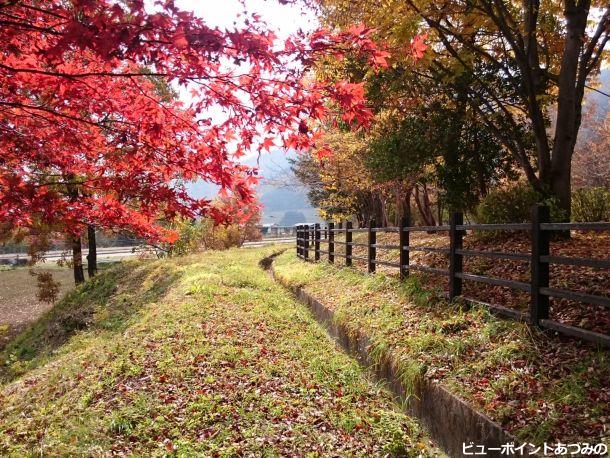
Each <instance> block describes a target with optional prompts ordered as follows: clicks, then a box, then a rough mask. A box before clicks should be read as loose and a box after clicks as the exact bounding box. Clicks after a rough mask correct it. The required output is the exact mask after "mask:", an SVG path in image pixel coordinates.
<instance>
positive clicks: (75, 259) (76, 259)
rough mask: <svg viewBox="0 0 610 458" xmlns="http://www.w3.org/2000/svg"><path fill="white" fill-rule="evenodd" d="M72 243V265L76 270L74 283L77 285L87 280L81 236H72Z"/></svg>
mask: <svg viewBox="0 0 610 458" xmlns="http://www.w3.org/2000/svg"><path fill="white" fill-rule="evenodd" d="M70 242H71V244H72V265H73V267H72V268H73V270H74V283H76V284H77V285H79V284H81V283H84V282H85V272H84V271H83V250H82V248H81V239H80V237H74V236H71V239H70Z"/></svg>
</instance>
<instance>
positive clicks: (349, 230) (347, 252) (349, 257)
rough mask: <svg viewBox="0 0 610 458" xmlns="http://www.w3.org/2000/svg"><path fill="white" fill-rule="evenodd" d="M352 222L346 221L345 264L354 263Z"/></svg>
mask: <svg viewBox="0 0 610 458" xmlns="http://www.w3.org/2000/svg"><path fill="white" fill-rule="evenodd" d="M351 243H352V222H351V221H346V222H345V265H346V266H351V265H352V246H351V245H350V244H351Z"/></svg>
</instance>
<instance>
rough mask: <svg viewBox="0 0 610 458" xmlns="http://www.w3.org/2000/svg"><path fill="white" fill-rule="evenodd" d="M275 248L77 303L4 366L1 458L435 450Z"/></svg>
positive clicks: (32, 335) (97, 283) (152, 270)
mask: <svg viewBox="0 0 610 458" xmlns="http://www.w3.org/2000/svg"><path fill="white" fill-rule="evenodd" d="M271 251H272V248H263V249H257V250H246V249H242V250H230V251H227V252H222V253H209V254H204V255H197V256H191V257H186V258H181V259H173V260H166V261H155V262H142V261H127V262H124V263H122V264H120V265H116V266H114V267H111V268H109V269H108V270H107V271H106V272H104V273H103V274H102V275H100V276H99V277H97V278H96V279H95V280H94V281H92V282H89V283H87V284H85V285H84V286H82V287H79V288H77V289H76V290H74V291H72V292H71V293H69V294H68V296H67V297H66V298H65V299H63V300H62V301H60V302H59V303H58V304H57V305H56V306H55V307H54V308H53V309H52V310H51V311H49V312H48V313H47V314H46V315H44V316H43V317H42V318H41V319H40V320H39V321H38V322H37V323H35V324H34V325H33V326H32V327H31V328H29V329H28V330H27V331H25V332H24V333H23V334H21V335H20V336H19V337H18V338H17V339H16V340H15V341H13V342H12V344H11V345H10V346H9V347H7V349H6V351H5V353H4V354H3V355H2V356H3V358H4V359H5V363H6V364H5V366H4V368H3V374H2V376H3V377H4V382H3V383H4V384H3V385H2V386H0V454H1V455H3V456H7V455H9V456H11V455H13V456H23V455H26V454H30V455H40V454H43V455H52V456H56V455H76V454H85V455H102V454H111V453H119V454H120V453H127V454H129V453H132V452H134V453H136V454H138V455H143V456H151V455H159V456H160V455H168V454H169V455H171V454H176V455H180V456H192V455H193V454H201V455H206V456H209V455H220V456H225V455H235V454H240V453H241V454H250V455H256V456H260V455H268V456H276V455H286V454H294V453H299V454H309V455H310V456H319V455H329V454H337V455H360V456H376V455H387V454H389V455H417V454H419V453H420V451H423V452H424V453H426V454H428V453H434V452H435V449H434V448H432V446H431V445H430V444H429V441H428V440H427V439H426V438H425V436H423V435H422V433H421V431H420V430H419V427H418V425H417V423H415V422H414V421H413V420H411V419H409V418H408V417H407V416H405V415H404V414H402V413H401V412H400V411H398V410H397V406H396V405H395V404H394V403H393V400H392V399H391V396H390V395H389V393H387V392H386V391H385V390H384V389H382V387H380V386H379V385H377V384H374V383H373V382H371V381H370V380H369V379H368V378H367V377H366V376H365V374H364V373H363V371H362V369H361V368H359V366H358V365H357V363H356V362H355V361H354V360H352V359H350V358H349V357H347V356H346V355H345V354H343V353H342V352H340V351H339V350H338V349H337V347H336V346H335V345H334V343H333V342H332V341H331V340H329V339H328V337H327V336H326V334H325V332H324V331H323V330H322V329H321V328H320V327H319V326H318V325H317V324H316V323H315V322H314V321H313V318H312V317H311V315H310V314H309V312H308V311H307V310H306V309H305V308H304V307H303V306H302V305H300V304H298V303H297V302H295V301H294V300H293V299H292V297H291V296H290V294H289V293H287V292H286V291H285V290H284V289H283V288H282V287H280V286H279V285H277V284H275V283H274V282H273V281H272V280H271V279H270V278H269V276H268V275H267V273H265V272H264V271H263V270H261V269H260V268H259V267H258V265H257V264H258V261H259V260H260V259H261V258H262V257H263V256H265V255H268V254H270V253H271Z"/></svg>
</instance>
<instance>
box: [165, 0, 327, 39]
mask: <svg viewBox="0 0 610 458" xmlns="http://www.w3.org/2000/svg"><path fill="white" fill-rule="evenodd" d="M176 4H177V5H178V6H179V7H180V8H182V9H185V10H189V11H193V12H195V14H197V16H200V17H202V18H204V19H205V20H206V22H207V23H208V24H210V25H215V26H218V27H227V28H231V27H232V26H233V23H234V22H238V23H239V22H240V19H239V17H238V15H239V14H240V13H243V11H244V6H243V5H242V4H241V2H240V1H239V0H177V1H176ZM245 6H246V10H247V11H248V12H249V13H257V14H258V15H259V16H260V17H261V18H262V19H263V20H264V21H265V22H267V24H268V25H269V28H270V29H271V30H273V31H275V32H276V34H277V35H278V37H279V38H282V39H284V38H286V37H288V36H289V35H290V34H292V33H294V32H296V31H297V30H298V29H299V28H301V29H303V30H312V29H313V28H315V25H316V20H315V16H314V15H313V14H312V13H311V11H306V10H304V9H303V8H301V7H300V6H295V5H281V4H280V3H279V2H278V1H277V0H245Z"/></svg>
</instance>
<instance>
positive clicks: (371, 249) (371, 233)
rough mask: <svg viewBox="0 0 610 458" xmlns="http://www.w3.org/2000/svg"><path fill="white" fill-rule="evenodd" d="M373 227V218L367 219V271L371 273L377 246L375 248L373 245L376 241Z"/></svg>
mask: <svg viewBox="0 0 610 458" xmlns="http://www.w3.org/2000/svg"><path fill="white" fill-rule="evenodd" d="M374 227H375V220H374V219H371V220H369V227H368V229H369V230H368V236H369V240H368V248H369V250H368V270H369V273H373V272H375V257H376V255H377V248H375V247H374V246H373V245H375V244H376V243H377V232H375V231H373V228H374Z"/></svg>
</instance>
